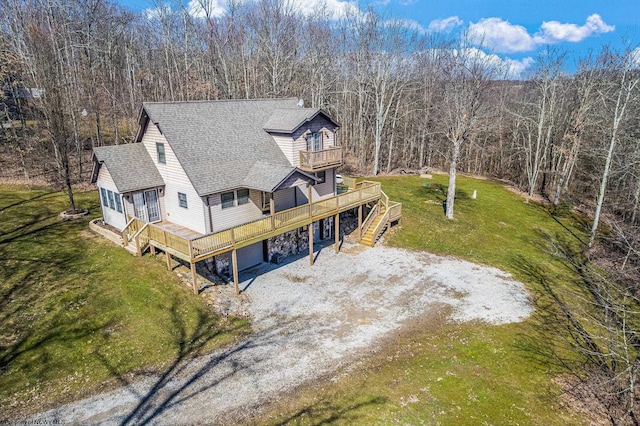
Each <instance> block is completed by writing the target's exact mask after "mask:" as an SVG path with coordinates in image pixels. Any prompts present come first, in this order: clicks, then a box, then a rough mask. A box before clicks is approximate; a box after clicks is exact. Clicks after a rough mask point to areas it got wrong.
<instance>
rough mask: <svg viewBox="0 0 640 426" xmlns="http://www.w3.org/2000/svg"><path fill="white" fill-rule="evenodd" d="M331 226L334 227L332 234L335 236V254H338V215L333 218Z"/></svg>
mask: <svg viewBox="0 0 640 426" xmlns="http://www.w3.org/2000/svg"><path fill="white" fill-rule="evenodd" d="M333 226H334V230H333V233H334V234H335V239H336V244H335V245H336V247H335V249H336V253H338V252H339V251H340V213H338V214H336V215H335V217H334V218H333Z"/></svg>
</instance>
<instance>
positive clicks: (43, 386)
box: [0, 185, 248, 420]
mask: <svg viewBox="0 0 640 426" xmlns="http://www.w3.org/2000/svg"><path fill="white" fill-rule="evenodd" d="M76 196H77V199H76V204H77V205H78V206H80V207H82V208H90V209H91V211H92V212H93V214H92V215H91V216H89V217H88V218H86V219H84V220H78V221H74V222H64V223H62V222H59V221H58V219H57V215H58V213H59V212H60V211H62V210H64V209H65V208H67V204H66V197H65V195H64V194H62V193H59V192H51V191H50V190H28V189H26V188H24V187H17V186H7V185H4V186H0V407H2V409H0V420H1V419H3V418H4V417H5V416H7V417H8V416H12V415H15V414H16V413H21V412H30V411H35V410H38V411H39V410H42V409H44V408H46V407H48V405H49V403H51V402H52V401H55V402H60V401H64V400H70V399H74V398H78V397H80V396H87V395H88V394H90V393H91V392H94V391H97V390H104V389H107V388H109V387H112V386H115V385H118V384H122V383H124V382H126V381H128V380H130V379H131V378H132V377H133V375H134V374H135V373H144V372H150V371H153V372H161V371H165V370H166V369H168V368H171V367H172V366H174V365H175V364H176V363H177V362H178V361H179V360H181V359H184V358H185V357H189V356H193V355H196V354H198V353H200V352H203V351H209V350H211V349H214V348H216V347H219V346H220V345H222V344H224V343H226V342H229V341H231V340H233V339H234V338H235V337H237V336H239V335H241V334H242V333H244V332H246V331H247V329H248V324H247V322H246V321H244V320H233V319H230V320H226V319H225V320H221V319H220V318H218V317H217V316H215V315H214V314H213V313H212V312H211V311H210V310H209V309H207V308H206V307H205V306H204V303H203V302H202V300H201V299H200V298H196V297H193V296H192V295H191V294H190V291H189V289H187V288H185V287H184V286H182V285H181V284H180V283H179V281H178V279H177V277H176V276H175V274H173V273H172V272H169V271H167V270H166V267H165V266H164V262H159V261H157V260H156V259H154V258H153V257H150V256H146V257H143V258H136V257H133V256H131V255H130V254H129V253H128V252H126V251H125V250H123V249H122V248H119V247H116V246H115V245H112V244H111V243H108V242H106V241H105V240H103V239H101V238H98V237H95V236H94V235H93V234H92V233H90V232H89V231H88V227H87V224H88V221H89V220H90V218H94V217H96V216H98V215H99V211H100V208H99V205H98V198H97V193H96V192H95V191H91V192H89V193H78V194H77V195H76Z"/></svg>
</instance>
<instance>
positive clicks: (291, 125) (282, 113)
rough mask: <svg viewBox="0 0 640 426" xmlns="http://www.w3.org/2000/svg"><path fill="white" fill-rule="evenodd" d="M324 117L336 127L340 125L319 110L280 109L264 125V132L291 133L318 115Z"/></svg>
mask: <svg viewBox="0 0 640 426" xmlns="http://www.w3.org/2000/svg"><path fill="white" fill-rule="evenodd" d="M320 113H321V114H323V115H325V116H326V117H327V118H328V119H329V120H331V121H332V122H333V123H334V124H335V125H336V127H340V125H339V124H338V123H337V122H335V121H334V120H333V119H332V118H331V117H330V116H329V114H327V113H326V112H325V111H324V110H322V109H320V108H299V107H298V108H280V109H277V110H275V111H274V112H273V114H272V115H271V117H269V120H267V122H266V123H265V124H264V130H266V131H268V132H278V133H293V132H295V131H296V130H297V129H298V128H299V127H300V126H302V125H303V124H304V123H306V122H307V121H311V120H313V118H314V117H315V116H316V115H318V114H320Z"/></svg>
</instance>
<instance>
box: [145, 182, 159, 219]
mask: <svg viewBox="0 0 640 426" xmlns="http://www.w3.org/2000/svg"><path fill="white" fill-rule="evenodd" d="M144 199H145V202H146V204H147V214H148V215H149V222H157V221H159V220H160V207H159V206H158V191H157V190H155V189H152V190H151V191H145V192H144Z"/></svg>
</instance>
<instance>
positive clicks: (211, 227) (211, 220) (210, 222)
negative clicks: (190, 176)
mask: <svg viewBox="0 0 640 426" xmlns="http://www.w3.org/2000/svg"><path fill="white" fill-rule="evenodd" d="M207 212H209V232H213V217H212V216H211V204H210V201H209V196H208V195H207Z"/></svg>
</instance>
